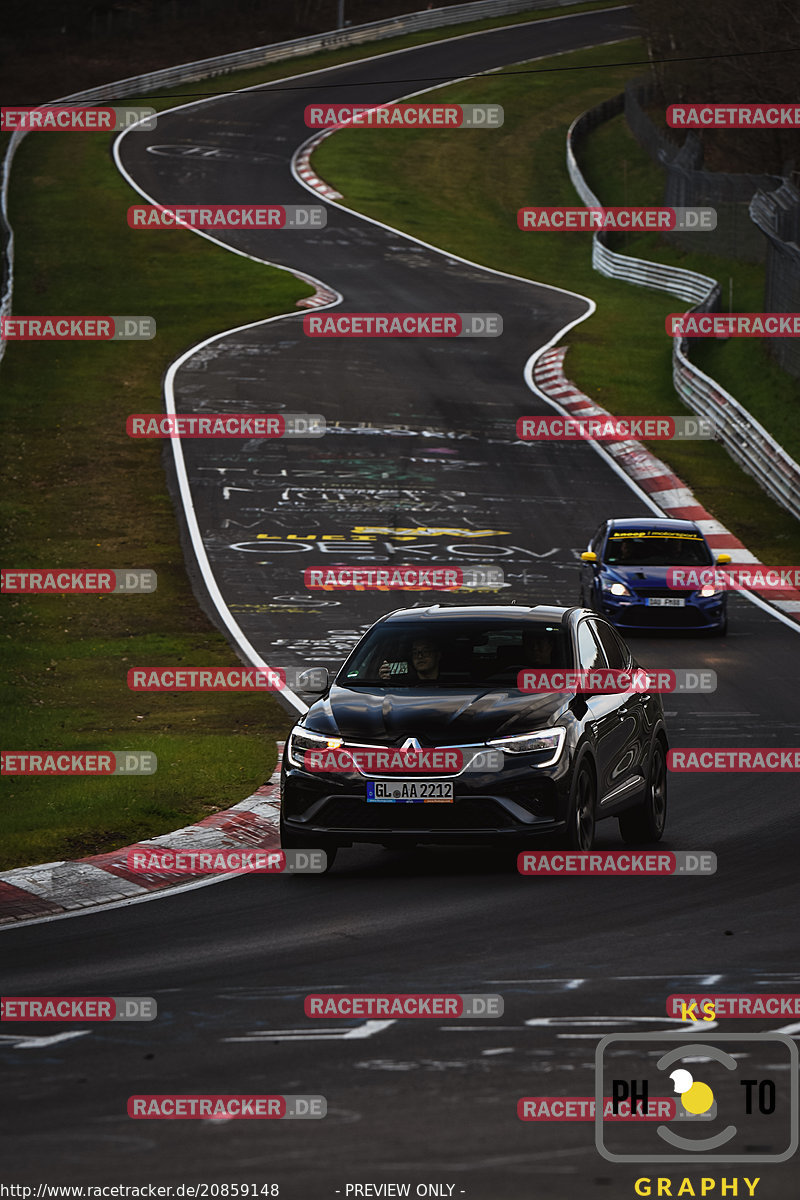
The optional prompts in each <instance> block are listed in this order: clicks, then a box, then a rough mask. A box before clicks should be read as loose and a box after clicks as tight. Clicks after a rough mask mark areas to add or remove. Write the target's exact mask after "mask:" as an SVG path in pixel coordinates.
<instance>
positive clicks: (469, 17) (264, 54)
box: [0, 0, 581, 359]
mask: <svg viewBox="0 0 800 1200" xmlns="http://www.w3.org/2000/svg"><path fill="white" fill-rule="evenodd" d="M580 3H581V0H471V2H470V3H467V4H454V5H453V6H452V7H451V8H433V9H425V10H424V11H422V12H415V13H404V14H403V15H402V16H398V17H388V18H384V19H383V20H381V21H370V22H368V23H367V24H365V25H351V26H348V27H347V28H346V29H334V30H330V31H329V32H327V33H319V34H312V35H311V36H309V37H302V38H294V39H293V40H292V41H289V42H275V43H274V44H272V45H269V46H256V47H254V48H252V49H250V50H238V51H236V52H234V53H233V54H220V55H217V56H216V57H214V58H203V59H199V60H198V61H197V62H191V63H183V64H181V65H180V66H177V67H168V68H166V69H165V70H162V71H150V72H148V73H147V74H145V75H132V76H130V77H129V78H128V79H120V80H117V81H116V82H114V83H106V84H103V85H101V86H100V87H95V88H87V89H86V91H83V92H73V94H72V95H70V96H62V97H60V98H59V99H58V100H50V101H48V103H49V104H51V105H53V104H91V103H93V102H97V103H102V102H103V101H109V100H115V99H123V98H124V97H127V96H144V95H147V93H148V92H152V91H155V90H156V89H157V88H169V87H173V86H175V85H176V84H179V83H192V82H195V81H197V80H198V79H214V78H216V77H217V76H219V75H227V74H229V73H230V72H232V71H241V70H244V69H246V68H248V67H261V66H264V65H266V64H267V63H274V62H283V61H285V60H286V59H290V58H297V57H299V56H302V55H306V54H315V53H317V52H319V51H325V50H337V49H339V48H340V47H343V46H360V45H363V44H365V43H367V42H377V41H381V40H383V39H385V38H390V37H396V36H399V35H401V34H405V33H416V32H418V31H419V30H425V29H438V28H440V27H442V26H446V25H463V24H465V23H466V22H468V21H480V20H484V19H486V18H488V17H504V16H511V15H513V14H514V13H519V12H527V11H529V10H532V9H538V8H570V7H571V6H573V5H575V4H580ZM28 132H29V131H28V130H20V129H17V130H15V132H14V133H13V134H12V136H11V140H10V142H9V144H8V147H7V150H6V154H5V158H4V160H3V182H2V187H1V188H0V231H1V232H2V234H3V235H4V239H5V247H4V251H3V267H4V270H3V280H4V282H3V293H2V296H0V317H7V316H9V314H10V313H11V300H12V296H13V289H14V233H13V230H12V228H11V225H10V223H9V220H8V181H9V177H10V175H11V164H12V163H13V161H14V155H15V154H16V152H17V148H18V146H19V144H20V142H21V141H22V139H23V138H24V137H26V136H27V133H28ZM5 348H6V343H5V341H4V340H3V339H1V338H0V359H2V357H3V354H4V353H5Z"/></svg>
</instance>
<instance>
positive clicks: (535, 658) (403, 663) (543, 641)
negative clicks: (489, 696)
mask: <svg viewBox="0 0 800 1200" xmlns="http://www.w3.org/2000/svg"><path fill="white" fill-rule="evenodd" d="M571 665H572V661H571V656H570V652H569V647H568V642H567V640H566V638H565V636H564V633H563V631H562V629H561V627H560V626H558V625H549V624H545V623H544V622H532V621H528V622H522V621H517V622H509V623H507V624H502V623H491V624H490V623H488V622H486V621H485V620H484V621H480V620H469V621H463V620H459V621H453V622H452V623H448V624H445V623H444V622H443V621H442V620H441V619H439V618H437V619H436V620H435V621H431V622H430V623H428V622H424V621H414V622H400V621H392V622H387V623H385V624H381V625H378V626H377V627H376V628H375V629H373V630H371V631H370V632H369V633H368V634H367V635H366V636H365V638H364V640H363V642H361V644H360V645H358V646H357V647H356V648H355V650H354V651H353V653H352V655H351V656H350V658H349V659H348V660H347V662H346V663H345V664H344V666H343V667H342V669H341V671H340V672H339V674H338V675H337V677H336V682H337V683H338V684H339V685H340V686H343V687H365V686H372V687H390V688H398V687H401V688H425V687H452V688H484V687H487V688H492V687H495V686H497V687H516V681H517V674H518V673H519V671H522V670H525V669H526V668H530V667H540V668H542V669H544V670H547V669H549V668H564V667H569V666H571Z"/></svg>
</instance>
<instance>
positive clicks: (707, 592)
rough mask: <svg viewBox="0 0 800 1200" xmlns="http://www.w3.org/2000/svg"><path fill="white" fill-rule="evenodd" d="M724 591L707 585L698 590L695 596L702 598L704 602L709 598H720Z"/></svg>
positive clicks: (710, 584)
mask: <svg viewBox="0 0 800 1200" xmlns="http://www.w3.org/2000/svg"><path fill="white" fill-rule="evenodd" d="M724 591H725V589H724V588H721V587H714V585H713V583H707V584H706V585H705V587H701V588H700V591H699V592H698V593H697V594H698V595H699V596H702V597H703V599H704V600H708V598H709V596H721V595H722V593H723V592H724Z"/></svg>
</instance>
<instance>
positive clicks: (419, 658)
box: [378, 637, 442, 683]
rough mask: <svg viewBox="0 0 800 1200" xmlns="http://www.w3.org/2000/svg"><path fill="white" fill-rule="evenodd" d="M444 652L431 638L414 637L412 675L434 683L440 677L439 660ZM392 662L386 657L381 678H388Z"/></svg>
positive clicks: (379, 672)
mask: <svg viewBox="0 0 800 1200" xmlns="http://www.w3.org/2000/svg"><path fill="white" fill-rule="evenodd" d="M441 657H442V652H441V650H440V649H439V647H438V646H437V645H436V643H435V642H434V641H433V640H432V639H431V638H425V637H421V638H414V641H413V642H412V643H411V672H410V674H411V677H412V678H414V677H416V678H417V679H418V680H419V682H420V683H428V682H430V683H434V682H435V681H436V680H437V679H438V678H439V662H440V660H441ZM391 667H392V664H391V663H390V662H387V660H386V659H384V661H383V662H382V663H381V666H380V670H379V671H378V678H379V679H388V678H389V677H390V674H391Z"/></svg>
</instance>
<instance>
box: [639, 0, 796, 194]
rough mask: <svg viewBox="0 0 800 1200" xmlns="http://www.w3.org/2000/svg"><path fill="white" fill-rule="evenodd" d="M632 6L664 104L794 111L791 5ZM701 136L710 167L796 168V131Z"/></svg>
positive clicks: (661, 0)
mask: <svg viewBox="0 0 800 1200" xmlns="http://www.w3.org/2000/svg"><path fill="white" fill-rule="evenodd" d="M636 9H637V11H638V15H639V21H640V24H641V27H642V33H643V36H644V39H645V43H646V45H647V52H648V56H649V58H650V60H651V64H652V71H653V74H654V76H655V78H656V80H657V81H658V84H659V87H660V91H661V98H662V101H663V103H664V105H666V104H675V103H678V102H681V101H683V102H702V101H706V102H712V103H730V102H731V101H744V102H748V103H754V102H762V101H763V102H769V101H778V102H783V103H794V104H798V106H800V3H798V0H757V2H756V0H637V3H636ZM677 136H678V137H679V138H680V136H681V135H677ZM700 136H701V138H702V141H703V146H704V150H705V162H706V166H708V167H709V168H711V169H713V170H725V171H752V172H759V171H767V172H771V173H774V174H778V175H780V174H788V173H789V172H790V171H792V170H796V169H797V168H798V167H800V130H796V129H794V130H793V129H783V130H769V131H767V130H757V131H749V130H723V129H716V130H704V131H703V132H702V134H701V135H700Z"/></svg>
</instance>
